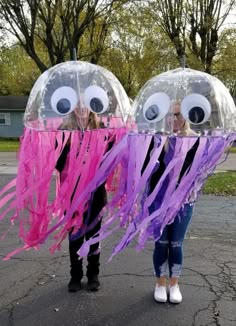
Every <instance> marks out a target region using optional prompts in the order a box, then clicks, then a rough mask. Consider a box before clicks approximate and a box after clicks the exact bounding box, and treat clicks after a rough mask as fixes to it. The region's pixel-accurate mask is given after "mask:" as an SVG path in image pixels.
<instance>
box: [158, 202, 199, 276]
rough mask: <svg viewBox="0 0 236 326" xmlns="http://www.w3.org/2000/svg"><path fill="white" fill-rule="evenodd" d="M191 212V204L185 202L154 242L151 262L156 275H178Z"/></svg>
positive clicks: (180, 269)
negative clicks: (172, 220)
mask: <svg viewBox="0 0 236 326" xmlns="http://www.w3.org/2000/svg"><path fill="white" fill-rule="evenodd" d="M192 213H193V204H191V205H190V204H185V205H184V208H183V209H182V210H181V211H180V212H179V214H178V215H177V216H176V218H175V220H174V222H173V223H172V224H169V225H167V226H166V227H165V229H164V230H163V233H162V235H161V237H160V239H159V240H158V241H156V243H155V249H154V252H153V264H154V268H155V273H156V276H157V277H161V276H167V271H168V268H169V276H170V277H179V276H180V274H181V271H182V263H183V240H184V236H185V233H186V231H187V228H188V225H189V222H190V220H191V217H192Z"/></svg>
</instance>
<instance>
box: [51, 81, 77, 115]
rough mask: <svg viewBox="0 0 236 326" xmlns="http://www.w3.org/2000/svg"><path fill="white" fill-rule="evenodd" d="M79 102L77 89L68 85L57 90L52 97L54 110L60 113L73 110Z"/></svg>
mask: <svg viewBox="0 0 236 326" xmlns="http://www.w3.org/2000/svg"><path fill="white" fill-rule="evenodd" d="M77 103H78V97H77V94H76V91H75V90H74V89H73V88H71V87H68V86H62V87H59V88H58V89H56V90H55V92H54V93H53V94H52V97H51V106H52V109H53V111H55V112H56V113H57V114H60V115H66V114H68V113H70V112H72V111H73V110H74V109H75V107H76V105H77Z"/></svg>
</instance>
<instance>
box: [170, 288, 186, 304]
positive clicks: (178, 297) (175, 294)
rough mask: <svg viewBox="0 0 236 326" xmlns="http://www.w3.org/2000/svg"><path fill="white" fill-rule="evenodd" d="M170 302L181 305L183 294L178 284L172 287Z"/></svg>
mask: <svg viewBox="0 0 236 326" xmlns="http://www.w3.org/2000/svg"><path fill="white" fill-rule="evenodd" d="M169 290H170V302H171V303H180V302H181V301H182V299H183V298H182V294H181V292H180V289H179V286H178V284H176V285H173V286H170V287H169Z"/></svg>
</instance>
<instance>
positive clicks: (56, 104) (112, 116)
mask: <svg viewBox="0 0 236 326" xmlns="http://www.w3.org/2000/svg"><path fill="white" fill-rule="evenodd" d="M129 109H130V104H129V99H128V97H127V95H126V93H125V91H124V89H123V87H122V86H121V84H120V82H119V81H118V80H117V78H116V77H115V76H114V75H113V74H112V73H111V72H109V71H108V70H106V69H104V68H102V67H100V66H97V65H93V64H90V63H87V62H80V61H69V62H66V63H61V64H58V65H56V66H54V67H52V68H50V69H49V70H47V71H45V72H44V73H43V74H42V75H41V76H40V77H39V78H38V80H37V81H36V83H35V85H34V87H33V89H32V91H31V93H30V96H29V100H28V104H27V107H26V111H25V115H24V124H25V131H24V135H23V137H22V139H21V146H20V152H19V165H18V173H17V177H16V178H15V179H14V180H12V181H11V182H10V183H9V184H8V185H6V186H5V187H4V188H3V189H2V190H1V191H0V207H1V208H2V212H1V214H0V220H1V219H3V218H4V217H5V216H6V214H11V216H12V217H11V224H12V225H13V224H14V223H15V224H17V225H18V226H19V237H20V238H21V239H22V241H23V246H22V247H21V248H18V249H17V250H15V251H14V252H12V253H10V254H9V255H8V256H7V257H6V259H8V258H10V257H11V256H12V255H14V254H16V253H18V252H20V251H22V250H25V249H29V248H32V247H34V248H36V249H37V248H38V245H40V244H42V243H44V242H45V240H46V239H47V238H48V236H49V235H50V234H52V233H53V235H54V238H55V240H56V244H55V245H54V246H53V247H52V248H51V250H52V251H53V250H55V249H56V248H59V247H60V243H61V241H62V240H63V239H64V238H65V237H66V236H67V234H68V232H69V230H71V228H72V227H73V229H74V232H75V233H76V232H77V231H78V230H79V229H80V228H81V226H82V224H83V223H86V222H84V221H83V213H84V212H85V211H86V210H87V208H88V207H87V205H88V204H87V203H88V201H89V198H91V195H92V193H93V191H95V188H96V187H97V186H99V185H95V186H94V189H91V188H88V187H87V185H89V184H90V182H91V180H93V178H94V176H95V175H96V173H97V170H98V169H99V167H100V165H101V163H102V161H103V160H104V158H105V157H106V155H107V154H108V153H109V150H110V148H112V146H115V145H116V143H117V142H119V139H120V138H121V137H122V135H123V134H124V133H126V127H125V122H124V121H125V118H126V116H127V112H128V111H129ZM90 116H92V117H93V119H94V120H95V119H96V122H97V124H98V126H99V127H96V128H95V127H90V125H89V119H90ZM76 119H77V120H76ZM77 121H78V122H79V123H77ZM87 126H88V128H87ZM65 147H67V155H66V162H65V166H64V168H63V171H62V172H61V173H60V175H58V173H56V172H55V167H56V166H57V162H58V160H59V158H60V157H61V155H62V153H63V151H64V149H65ZM115 173H116V172H115V171H113V174H112V172H111V174H110V175H112V177H111V178H110V182H109V180H106V181H107V184H108V188H109V185H110V188H112V180H113V179H114V178H116V175H115ZM107 177H108V176H107ZM55 179H56V181H55ZM85 188H86V189H87V191H86V192H85V191H84V189H85ZM50 191H51V192H50ZM50 194H51V195H50ZM50 196H51V197H50ZM78 198H79V202H78V201H77V199H78ZM75 200H76V201H77V202H76V203H75ZM71 207H74V208H73V211H72V209H71ZM72 216H73V218H72Z"/></svg>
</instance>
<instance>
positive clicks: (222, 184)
mask: <svg viewBox="0 0 236 326" xmlns="http://www.w3.org/2000/svg"><path fill="white" fill-rule="evenodd" d="M203 194H211V195H216V196H236V172H235V171H230V172H229V171H228V172H218V173H216V174H214V175H212V176H210V177H209V178H208V180H207V182H206V184H205V187H204V188H203Z"/></svg>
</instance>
